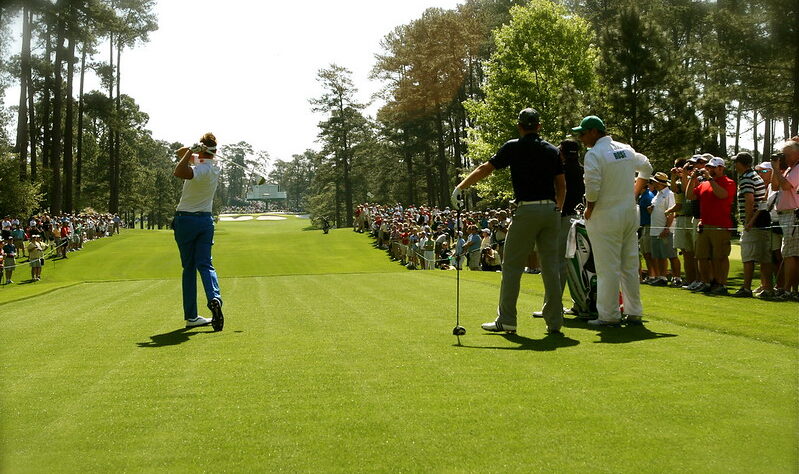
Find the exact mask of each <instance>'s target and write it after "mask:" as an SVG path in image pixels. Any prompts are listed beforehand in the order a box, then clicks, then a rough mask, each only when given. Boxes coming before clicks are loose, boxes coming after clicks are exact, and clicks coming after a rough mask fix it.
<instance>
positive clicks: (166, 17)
mask: <svg viewBox="0 0 799 474" xmlns="http://www.w3.org/2000/svg"><path fill="white" fill-rule="evenodd" d="M458 3H460V2H459V1H458V0H401V1H386V0H338V1H330V0H327V1H320V0H310V1H303V2H294V1H289V2H261V1H253V0H226V1H224V2H219V1H212V0H159V1H158V5H157V7H156V11H157V15H158V31H156V32H154V33H152V34H151V35H150V41H149V42H148V43H146V44H143V45H138V46H137V47H136V48H134V49H133V50H125V51H123V53H122V60H121V65H122V68H121V71H122V84H121V86H122V93H124V94H127V95H130V96H131V97H133V98H134V99H135V100H136V102H137V103H138V104H139V106H140V107H141V109H142V110H143V111H144V112H146V113H147V114H149V116H150V122H149V124H148V126H147V128H149V129H150V130H152V131H153V134H154V136H155V138H157V139H163V140H167V141H169V142H172V141H180V142H184V143H190V142H195V141H197V140H198V139H199V137H200V136H201V135H202V134H203V133H204V132H206V131H211V132H213V133H214V134H215V135H216V136H217V138H218V139H219V142H220V144H225V143H235V142H238V141H241V140H244V141H247V142H249V143H250V144H251V145H253V147H254V148H255V149H256V150H266V151H267V152H269V154H270V155H271V156H272V158H273V159H283V160H288V159H290V158H291V155H293V154H299V153H302V152H303V151H305V150H306V149H308V148H314V149H319V145H318V144H317V143H316V142H315V141H316V134H317V128H316V125H317V123H318V122H319V121H320V120H322V119H323V117H322V116H321V115H320V114H314V113H312V112H311V106H310V104H309V103H308V100H309V99H311V98H313V97H317V96H319V95H320V93H321V88H320V85H319V84H318V82H317V81H316V73H317V71H318V70H319V69H321V68H323V67H327V66H328V65H329V64H330V63H336V64H338V65H340V66H344V67H347V68H349V69H350V70H351V71H352V72H353V76H352V77H353V82H354V83H355V86H356V87H357V88H358V89H359V91H360V94H359V95H360V100H361V101H362V102H367V101H369V100H370V99H371V95H372V94H373V93H375V92H377V90H378V89H379V87H380V84H378V83H376V82H373V81H371V80H369V72H370V71H371V69H372V66H373V65H374V55H375V54H378V53H380V52H381V49H380V44H379V43H380V40H381V39H382V38H383V37H384V36H385V35H386V34H388V33H389V32H391V30H393V29H394V27H396V26H398V25H401V24H405V23H408V22H410V21H412V20H414V19H416V18H419V17H420V16H421V15H422V13H423V12H424V11H425V10H426V9H427V8H430V7H440V8H445V9H451V8H455V7H456V6H457V4H458ZM15 29H16V28H15ZM103 46H105V51H103V52H101V53H100V54H98V56H97V57H95V60H103V61H108V59H107V58H108V53H107V42H106V44H105V45H103ZM11 47H12V48H13V49H12V51H14V53H16V52H17V51H18V50H19V45H12V46H11ZM76 72H77V71H76ZM87 81H89V80H88V79H87ZM77 84H78V82H77V79H76V80H75V89H76V90H75V94H77ZM92 88H99V83H98V82H97V81H96V80H91V81H89V82H87V91H88V90H91V89H92ZM18 101H19V89H18V88H16V87H12V88H9V89H8V91H7V93H6V98H5V104H6V105H7V106H11V105H16V104H17V103H18ZM376 110H377V107H376V106H373V107H371V108H370V109H369V113H370V114H372V115H373V114H374V113H375V111H376ZM14 123H16V120H15V121H14ZM12 136H13V135H12Z"/></svg>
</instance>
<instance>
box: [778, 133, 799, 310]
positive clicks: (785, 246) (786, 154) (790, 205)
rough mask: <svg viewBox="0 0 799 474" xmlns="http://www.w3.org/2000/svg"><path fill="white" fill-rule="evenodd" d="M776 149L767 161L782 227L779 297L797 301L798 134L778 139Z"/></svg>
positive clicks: (798, 237)
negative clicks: (780, 292)
mask: <svg viewBox="0 0 799 474" xmlns="http://www.w3.org/2000/svg"><path fill="white" fill-rule="evenodd" d="M777 149H778V150H780V152H779V153H777V154H776V155H774V156H773V157H772V161H771V166H772V168H774V169H775V171H774V172H773V173H772V175H771V189H773V190H775V191H779V192H780V195H779V198H778V199H777V203H776V206H775V208H776V210H777V215H778V217H779V221H780V227H781V228H782V272H783V276H784V281H785V283H784V285H785V287H784V288H785V292H786V293H785V294H784V295H781V296H780V299H782V300H785V301H799V288H797V286H798V285H799V228H797V226H799V218H797V212H799V195H797V191H799V137H794V138H793V139H791V140H786V141H784V142H782V143H780V144H779V145H778V146H777ZM777 169H779V170H782V172H781V173H780V172H777V171H776V170H777Z"/></svg>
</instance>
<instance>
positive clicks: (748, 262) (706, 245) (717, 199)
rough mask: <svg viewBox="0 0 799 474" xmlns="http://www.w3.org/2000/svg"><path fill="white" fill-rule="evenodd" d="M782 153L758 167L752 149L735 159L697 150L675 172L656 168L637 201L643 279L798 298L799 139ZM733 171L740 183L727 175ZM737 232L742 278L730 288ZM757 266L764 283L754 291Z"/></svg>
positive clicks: (688, 287)
mask: <svg viewBox="0 0 799 474" xmlns="http://www.w3.org/2000/svg"><path fill="white" fill-rule="evenodd" d="M781 150H782V152H779V153H777V154H775V155H774V156H773V157H772V158H773V159H772V160H771V161H764V162H761V163H759V164H755V162H754V158H753V157H752V156H751V155H750V154H749V153H739V154H737V155H736V156H735V157H733V159H732V160H731V163H728V162H727V160H725V159H723V158H721V157H717V156H713V155H711V154H702V155H694V156H692V157H691V158H689V159H677V160H675V162H674V167H673V168H672V169H671V171H670V173H665V172H658V173H655V175H654V176H653V177H652V179H651V180H650V183H649V186H648V187H647V189H645V190H644V192H643V193H642V194H641V196H640V198H639V202H638V204H639V209H640V211H641V232H640V241H639V244H640V245H639V248H640V251H641V255H642V257H643V260H644V262H645V269H644V268H642V271H641V275H642V283H645V284H648V285H652V286H672V287H676V288H682V289H685V290H689V291H693V292H696V293H706V294H711V295H720V296H726V295H730V296H734V297H738V298H747V297H759V298H762V299H766V300H774V301H799V292H798V291H797V282H798V281H799V266H798V265H797V263H796V260H797V259H799V229H798V228H797V219H798V218H799V217H798V216H797V214H798V213H799V198H797V194H796V189H797V185H798V184H799V168H798V167H797V166H798V165H799V141H797V140H796V139H795V140H789V141H787V142H785V143H783V145H782V146H781ZM730 165H731V166H730ZM733 172H734V175H735V176H736V177H737V182H736V181H734V180H732V179H731V178H730V177H729V176H728V174H729V175H732V174H733ZM739 231H740V250H741V261H742V263H743V282H742V285H741V287H740V288H739V289H738V290H737V291H734V292H732V293H730V291H729V289H728V284H727V282H728V277H729V271H730V261H729V256H730V252H731V241H732V239H733V236H734V234H735V233H736V232H739ZM680 257H682V260H680ZM756 265H758V266H759V267H760V285H759V286H758V287H757V288H755V289H752V286H753V285H752V280H753V278H754V271H755V266H756ZM683 274H684V277H685V278H683Z"/></svg>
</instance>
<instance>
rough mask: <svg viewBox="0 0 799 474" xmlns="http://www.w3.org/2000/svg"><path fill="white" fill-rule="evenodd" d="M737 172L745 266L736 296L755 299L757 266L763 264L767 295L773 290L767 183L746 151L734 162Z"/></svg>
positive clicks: (762, 269)
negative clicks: (754, 166)
mask: <svg viewBox="0 0 799 474" xmlns="http://www.w3.org/2000/svg"><path fill="white" fill-rule="evenodd" d="M734 163H735V172H736V173H737V174H738V215H739V219H740V221H741V224H742V225H743V231H742V232H741V261H742V262H743V266H744V281H743V286H741V288H739V289H738V291H736V292H735V293H733V295H732V296H735V297H738V298H742V297H749V298H751V297H752V296H753V294H752V277H753V276H754V273H755V263H758V264H760V273H761V275H763V276H765V277H766V278H765V279H764V281H767V282H768V283H767V286H766V287H765V288H764V291H765V292H767V293H766V294H767V295H768V294H770V293H771V292H772V291H773V289H772V288H771V271H772V269H771V268H772V267H771V249H770V248H769V243H770V242H769V234H770V233H771V232H770V231H769V230H768V227H769V226H770V225H771V217H770V216H769V215H768V211H767V210H766V183H765V182H764V181H763V179H762V178H761V177H760V176H758V173H756V172H755V170H754V169H752V164H753V163H754V158H752V155H750V154H749V153H746V152H742V153H738V154H737V155H736V156H735V159H734Z"/></svg>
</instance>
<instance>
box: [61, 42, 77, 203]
mask: <svg viewBox="0 0 799 474" xmlns="http://www.w3.org/2000/svg"><path fill="white" fill-rule="evenodd" d="M74 75H75V38H74V35H70V38H69V46H68V47H67V105H66V117H65V119H64V210H65V211H67V212H72V211H73V210H74V209H75V202H74V201H73V186H72V183H73V175H72V137H73V135H74V127H73V120H74V101H73V100H72V78H73V76H74Z"/></svg>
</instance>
